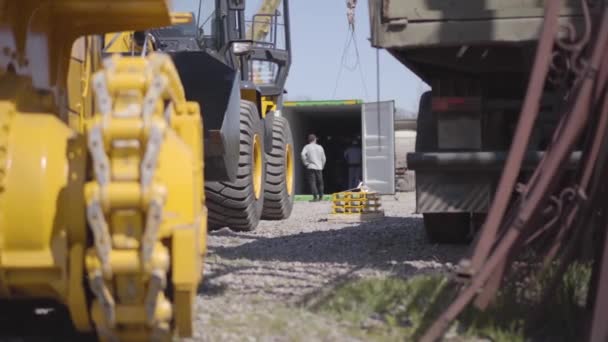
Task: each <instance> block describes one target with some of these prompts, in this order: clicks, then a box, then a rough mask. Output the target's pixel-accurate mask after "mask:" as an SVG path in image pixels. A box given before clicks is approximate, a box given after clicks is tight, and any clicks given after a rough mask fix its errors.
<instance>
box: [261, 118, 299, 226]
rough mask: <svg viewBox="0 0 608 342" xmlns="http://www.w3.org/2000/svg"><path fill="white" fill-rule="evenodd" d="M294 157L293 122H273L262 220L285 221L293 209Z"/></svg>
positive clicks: (275, 120) (267, 155)
mask: <svg viewBox="0 0 608 342" xmlns="http://www.w3.org/2000/svg"><path fill="white" fill-rule="evenodd" d="M293 183H294V156H293V137H292V135H291V128H290V127H289V122H288V121H287V120H286V119H285V118H283V117H275V118H274V120H273V121H272V150H271V151H270V153H267V154H266V184H265V188H264V209H263V211H262V219H265V220H283V219H286V218H288V217H289V216H290V215H291V210H292V208H293V198H294V197H293V195H294V191H293V185H294V184H293Z"/></svg>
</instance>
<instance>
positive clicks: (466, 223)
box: [422, 213, 473, 244]
mask: <svg viewBox="0 0 608 342" xmlns="http://www.w3.org/2000/svg"><path fill="white" fill-rule="evenodd" d="M422 216H423V218H424V229H425V231H426V235H427V237H428V239H429V241H430V242H434V243H446V244H464V243H468V242H470V241H471V240H472V237H473V236H472V235H473V234H472V232H471V214H470V213H426V214H423V215H422Z"/></svg>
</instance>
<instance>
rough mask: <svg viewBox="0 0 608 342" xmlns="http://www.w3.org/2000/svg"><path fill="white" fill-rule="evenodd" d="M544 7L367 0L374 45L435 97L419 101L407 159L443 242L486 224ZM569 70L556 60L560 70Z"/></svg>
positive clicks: (549, 126) (536, 156)
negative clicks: (410, 73)
mask: <svg viewBox="0 0 608 342" xmlns="http://www.w3.org/2000/svg"><path fill="white" fill-rule="evenodd" d="M543 3H544V2H543V1H539V0H484V1H481V0H469V1H455V0H408V1H405V0H403V1H399V0H369V11H370V19H371V41H372V45H373V46H374V47H377V48H384V49H386V50H387V51H388V52H389V53H390V54H391V55H393V56H394V57H395V58H396V59H398V60H399V61H400V62H401V63H403V64H404V65H406V66H407V67H408V68H409V69H410V70H412V71H413V72H414V73H416V74H417V75H418V76H420V77H421V78H422V79H423V80H424V81H425V82H426V83H427V84H429V85H430V86H431V88H432V90H431V91H429V92H426V93H424V94H423V95H422V96H421V99H420V105H419V113H418V125H417V135H416V146H415V152H414V153H409V154H408V155H407V167H408V169H412V170H415V173H416V210H417V212H418V213H421V214H422V215H423V218H424V225H425V229H426V231H427V235H428V237H429V238H430V239H431V240H433V241H435V242H457V241H462V240H470V238H471V237H472V236H473V234H474V232H475V230H476V228H478V227H479V226H480V225H481V224H482V223H483V220H484V217H485V214H486V212H487V211H488V209H489V206H490V204H491V201H492V198H493V194H494V191H495V188H496V186H497V183H498V180H499V177H500V173H501V170H502V168H503V167H504V162H505V160H506V156H507V153H508V150H509V147H510V144H511V140H512V137H513V133H514V129H515V126H516V124H517V120H518V116H519V110H520V108H521V104H522V102H523V98H524V95H525V92H526V85H527V82H528V76H529V74H530V70H531V67H532V62H533V58H534V53H535V48H536V41H537V39H538V36H539V33H540V28H541V25H542V21H543V14H544V9H543ZM564 3H565V4H564V6H563V7H562V11H561V13H560V21H561V24H563V25H564V27H565V26H566V25H567V26H570V27H573V28H577V27H579V26H580V25H581V24H582V9H581V8H580V5H579V4H578V3H577V2H574V1H566V2H564ZM577 31H578V32H580V29H579V30H577ZM564 32H567V31H565V30H564ZM561 62H562V61H561V60H560V59H559V58H558V56H556V58H555V65H556V66H559V65H560V63H561ZM556 70H559V68H556ZM559 76H560V74H559V72H555V73H554V74H553V81H554V82H549V84H547V86H546V89H545V91H544V95H543V101H542V105H541V113H540V115H539V120H538V122H537V123H536V126H535V132H534V137H533V138H532V141H531V143H530V145H529V153H528V154H527V157H526V159H525V165H527V166H528V167H529V169H531V168H532V167H533V166H534V165H535V164H536V163H538V161H539V160H540V157H541V156H542V153H543V151H544V150H545V149H546V147H547V145H548V143H549V142H550V139H551V135H552V132H553V130H554V128H555V125H556V122H557V117H556V115H554V114H553V109H554V108H553V99H555V98H557V97H558V96H563V95H564V94H562V93H561V92H560V87H559V84H560V79H559ZM579 156H580V154H578V153H576V154H574V155H573V156H572V158H573V159H576V158H577V157H579ZM526 176H527V175H526V174H525V172H524V173H523V174H522V175H521V177H526Z"/></svg>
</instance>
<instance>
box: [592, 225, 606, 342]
mask: <svg viewBox="0 0 608 342" xmlns="http://www.w3.org/2000/svg"><path fill="white" fill-rule="evenodd" d="M607 230H608V225H606V227H605V228H604V248H603V252H602V260H601V266H599V267H597V268H596V270H598V271H599V274H598V276H599V277H598V285H597V287H596V289H597V292H596V294H595V298H594V299H595V304H594V307H593V315H592V318H591V330H590V335H589V341H590V342H605V341H606V340H608V324H606V317H608V234H607V233H606V231H607Z"/></svg>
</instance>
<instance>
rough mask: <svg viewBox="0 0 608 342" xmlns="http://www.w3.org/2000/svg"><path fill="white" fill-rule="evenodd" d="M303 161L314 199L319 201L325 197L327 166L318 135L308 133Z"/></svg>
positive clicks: (313, 200)
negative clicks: (324, 185) (324, 173)
mask: <svg viewBox="0 0 608 342" xmlns="http://www.w3.org/2000/svg"><path fill="white" fill-rule="evenodd" d="M301 157H302V163H303V164H304V167H306V178H307V180H308V185H309V187H310V191H311V192H312V195H313V199H312V200H311V202H318V201H321V200H322V199H323V190H324V189H323V168H324V167H325V161H326V160H325V150H323V147H322V146H321V145H319V144H317V136H316V135H314V134H309V135H308V144H307V145H306V146H304V148H303V149H302V154H301Z"/></svg>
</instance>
